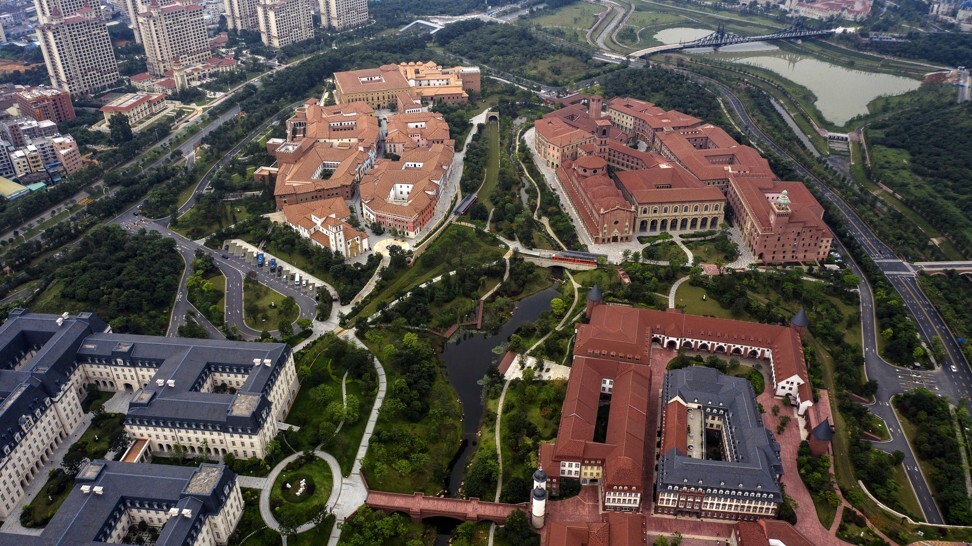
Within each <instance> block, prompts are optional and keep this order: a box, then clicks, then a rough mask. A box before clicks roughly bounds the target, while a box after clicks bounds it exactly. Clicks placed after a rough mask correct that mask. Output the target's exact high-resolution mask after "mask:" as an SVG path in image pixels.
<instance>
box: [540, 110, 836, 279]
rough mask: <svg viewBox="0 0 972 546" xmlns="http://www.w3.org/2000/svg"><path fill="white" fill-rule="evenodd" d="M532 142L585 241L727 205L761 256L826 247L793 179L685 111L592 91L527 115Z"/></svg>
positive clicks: (789, 257) (699, 225) (706, 225)
mask: <svg viewBox="0 0 972 546" xmlns="http://www.w3.org/2000/svg"><path fill="white" fill-rule="evenodd" d="M533 145H534V149H535V151H536V154H537V157H538V159H539V161H540V162H541V163H543V164H544V165H546V166H547V167H549V168H550V169H552V170H554V172H555V175H556V178H557V180H558V183H559V185H560V186H561V187H562V188H563V191H564V193H565V194H566V196H567V199H568V201H569V203H570V205H571V206H572V208H573V209H574V212H575V213H576V215H577V217H578V218H579V220H580V221H581V223H582V224H583V227H584V229H585V231H586V232H587V234H588V235H589V236H590V238H591V241H592V242H593V243H594V244H601V243H615V242H628V241H631V240H632V239H633V238H634V237H636V236H638V235H647V234H654V233H660V232H685V231H696V230H707V229H714V228H718V227H719V226H720V225H722V223H723V221H724V220H725V219H726V217H727V213H729V212H731V215H732V217H733V218H734V220H735V223H736V225H738V226H739V228H740V230H741V231H742V233H743V240H744V241H745V243H746V245H747V246H748V248H749V250H750V251H752V253H753V255H754V256H755V257H756V259H757V261H759V262H761V263H788V262H808V261H815V260H821V259H824V258H826V256H827V254H828V253H829V251H830V244H831V241H832V239H833V236H832V235H831V233H830V230H829V229H828V228H827V226H826V224H825V223H824V221H823V208H822V207H821V206H820V204H819V203H817V201H816V200H815V199H814V198H813V196H812V195H811V194H810V193H809V191H807V190H806V188H805V187H804V186H803V185H802V184H800V183H797V182H782V181H780V180H779V179H778V178H777V177H776V175H775V174H773V171H772V169H771V168H770V166H769V163H768V162H767V161H766V159H764V158H763V157H762V156H761V155H760V154H759V152H757V151H756V150H755V149H753V148H751V147H749V146H743V145H740V144H739V143H737V142H736V141H735V140H734V139H733V138H732V137H731V136H729V134H727V133H726V132H725V131H723V130H722V129H720V128H719V127H715V126H713V125H710V124H705V123H703V122H702V121H701V120H699V119H697V118H694V117H692V116H689V115H686V114H682V113H680V112H675V111H666V110H664V109H662V108H658V107H657V106H654V105H653V104H651V103H648V102H645V101H640V100H636V99H630V98H615V99H612V100H610V101H609V102H608V103H607V108H606V109H605V108H604V107H603V105H602V101H601V98H600V97H597V96H593V97H590V98H588V99H587V105H586V106H585V105H584V104H582V102H581V101H573V102H572V103H570V104H567V105H566V106H564V107H563V108H560V109H559V110H556V111H554V112H551V113H548V114H546V115H544V117H543V118H542V119H540V120H537V121H536V122H535V123H534V141H533ZM608 169H610V170H611V171H613V173H611V172H609V171H608ZM784 190H786V191H785V192H784ZM727 206H730V207H731V209H730V210H729V211H727V210H726V207H727Z"/></svg>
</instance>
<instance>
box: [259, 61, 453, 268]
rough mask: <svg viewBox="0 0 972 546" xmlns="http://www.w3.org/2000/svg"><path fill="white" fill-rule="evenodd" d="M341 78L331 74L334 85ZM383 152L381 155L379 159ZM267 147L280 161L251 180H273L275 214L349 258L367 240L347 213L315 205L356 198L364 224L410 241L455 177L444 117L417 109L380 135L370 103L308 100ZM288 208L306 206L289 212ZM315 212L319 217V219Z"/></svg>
mask: <svg viewBox="0 0 972 546" xmlns="http://www.w3.org/2000/svg"><path fill="white" fill-rule="evenodd" d="M388 66H389V67H392V68H393V70H390V71H388V72H387V73H388V74H389V77H390V78H399V79H401V81H402V82H404V85H405V87H408V83H407V82H405V80H404V76H402V73H401V72H400V71H399V70H398V67H397V65H388ZM423 66H425V65H423ZM384 68H386V67H382V70H383V69H384ZM348 74H352V73H349V72H346V73H344V76H343V77H347V75H348ZM341 79H342V77H338V75H335V80H336V81H337V82H338V84H339V86H340V82H341ZM409 96H411V95H409ZM389 100H395V101H399V102H401V101H402V100H405V99H401V98H400V97H395V96H390V98H389ZM381 149H383V150H384V152H385V154H386V156H385V157H384V158H379V157H378V151H379V150H381ZM267 150H268V151H269V152H270V153H271V154H272V155H273V156H274V157H275V158H276V160H277V162H276V164H274V165H273V166H270V167H261V168H260V169H258V170H257V171H256V172H254V176H255V177H256V179H257V180H261V181H266V182H271V181H272V182H273V184H274V196H275V198H276V201H277V209H278V210H282V211H284V212H285V213H286V216H287V219H288V222H290V223H291V224H293V225H295V227H297V229H298V231H300V230H301V229H303V230H304V231H302V233H305V236H307V237H310V238H311V239H312V240H315V241H316V242H317V243H318V244H321V245H324V246H327V247H328V248H330V249H331V250H333V251H335V252H340V253H342V254H344V255H346V256H349V255H350V256H353V255H356V253H360V252H363V251H366V250H368V249H369V248H370V245H369V243H368V241H367V236H366V235H365V234H364V233H362V232H360V231H358V230H355V229H354V228H351V227H350V226H348V225H345V224H344V223H342V222H340V221H339V220H341V219H343V218H345V217H346V216H349V214H347V215H344V214H337V215H334V214H331V213H330V212H328V211H333V210H334V207H332V206H330V205H322V204H321V203H320V202H321V201H322V200H331V199H334V198H340V199H344V200H350V199H352V198H353V197H354V196H355V194H357V195H359V196H360V203H361V210H360V214H361V218H360V219H361V221H362V222H363V223H367V224H374V223H377V224H380V225H381V226H383V227H384V228H386V229H389V230H394V231H395V232H397V233H401V234H403V235H405V236H407V237H414V236H416V235H417V234H419V233H420V232H422V230H423V229H425V227H426V226H427V225H428V224H429V222H430V221H431V220H432V219H433V217H434V216H435V210H436V205H437V203H438V200H439V195H440V194H441V190H442V187H443V184H445V181H446V180H447V179H448V177H449V176H450V175H451V173H452V160H453V157H454V155H455V142H454V141H453V140H452V139H451V138H449V125H448V124H447V123H446V121H445V119H444V118H443V117H442V115H441V114H436V113H431V112H428V111H425V110H424V109H422V108H415V109H411V110H410V111H409V112H407V113H406V112H402V113H397V114H391V115H389V116H388V117H387V125H386V128H385V131H384V132H382V131H381V129H380V125H379V122H378V119H377V118H376V117H375V111H374V109H373V106H372V105H371V102H370V101H366V100H356V101H350V102H342V103H341V104H338V105H336V106H321V105H320V104H318V102H317V101H314V100H309V101H307V103H305V104H304V105H303V106H301V107H300V108H298V110H297V112H296V113H295V114H294V116H293V117H292V118H290V120H288V121H287V138H286V140H282V139H271V140H269V141H268V142H267ZM292 205H307V207H303V208H300V209H291V212H289V213H287V208H288V207H289V206H292ZM312 205H313V206H312ZM315 207H323V212H322V213H321V214H318V212H321V211H315ZM342 211H343V209H342ZM318 220H320V221H318ZM315 237H316V239H315Z"/></svg>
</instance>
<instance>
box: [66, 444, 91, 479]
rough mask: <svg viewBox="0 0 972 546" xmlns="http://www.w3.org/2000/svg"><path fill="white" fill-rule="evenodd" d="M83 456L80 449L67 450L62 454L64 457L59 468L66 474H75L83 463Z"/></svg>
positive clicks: (84, 457)
mask: <svg viewBox="0 0 972 546" xmlns="http://www.w3.org/2000/svg"><path fill="white" fill-rule="evenodd" d="M85 459H87V457H86V456H85V454H84V452H83V451H81V450H68V452H67V453H65V454H64V459H63V460H62V461H61V468H63V469H64V472H65V473H67V475H68V476H72V477H73V476H77V474H78V470H81V465H82V464H84V461H85Z"/></svg>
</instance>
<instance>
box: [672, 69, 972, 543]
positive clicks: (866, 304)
mask: <svg viewBox="0 0 972 546" xmlns="http://www.w3.org/2000/svg"><path fill="white" fill-rule="evenodd" d="M689 75H690V77H693V78H696V79H699V78H702V77H700V76H698V75H693V74H689ZM702 79H705V80H706V81H707V82H708V83H710V84H713V85H715V86H716V88H717V89H718V90H719V92H720V94H721V95H722V96H723V98H724V99H726V101H727V102H728V104H729V106H730V108H732V110H733V112H734V113H735V114H736V116H737V117H738V118H739V119H740V120H741V122H742V123H743V126H744V127H743V129H744V131H745V132H746V133H748V134H749V135H750V136H752V137H754V139H755V140H758V141H760V142H761V143H762V144H763V145H765V146H768V147H769V148H770V149H772V150H773V151H774V152H775V153H777V154H779V155H780V157H783V158H787V159H789V160H790V161H791V163H792V165H793V167H794V168H795V169H796V170H797V171H798V172H799V173H800V174H801V175H803V176H804V177H805V178H806V179H807V180H810V181H811V183H813V184H814V185H815V186H816V187H817V188H818V189H819V190H820V191H821V192H822V194H823V196H824V198H825V199H827V200H829V201H831V202H832V203H834V204H835V205H836V206H837V209H838V210H839V211H840V214H841V216H842V217H843V219H844V222H845V224H846V225H847V227H848V229H849V230H850V232H851V235H852V236H853V238H854V239H855V240H857V241H858V242H859V243H860V244H861V246H862V247H863V248H864V251H865V252H866V253H867V255H868V256H869V257H870V258H871V259H872V260H874V261H875V263H876V264H877V265H878V267H879V268H880V269H881V271H882V272H883V273H884V274H885V276H886V277H887V278H888V280H889V281H890V282H891V285H892V286H893V287H894V288H895V290H897V291H898V292H899V293H900V294H901V295H902V298H903V299H904V301H905V305H907V307H908V309H909V310H910V311H911V313H912V315H913V316H914V317H915V319H916V321H917V324H918V326H919V330H920V331H921V332H922V334H923V335H924V336H925V339H926V342H928V343H930V340H931V338H932V337H934V336H935V335H941V336H942V340H943V342H945V347H946V352H947V353H948V358H947V359H946V360H947V362H946V363H945V365H944V366H943V367H942V368H938V369H937V370H935V371H924V372H918V371H910V370H907V369H904V368H900V367H898V366H894V365H892V364H889V363H888V362H887V361H885V360H884V359H883V358H881V356H880V355H879V353H878V349H877V335H878V334H877V318H876V316H875V304H874V296H873V293H872V292H871V287H870V286H869V285H868V284H867V281H866V280H865V277H864V273H863V271H861V269H860V268H859V267H858V265H857V264H856V263H854V262H853V260H850V259H849V258H850V257H849V253H848V252H847V250H846V248H844V247H843V246H842V245H841V244H840V242H839V241H837V240H835V242H834V247H835V249H837V250H838V251H839V252H841V253H842V254H844V255H845V256H847V257H848V264H849V265H850V267H851V268H852V270H853V271H854V273H855V274H856V275H858V276H859V277H860V278H861V284H860V286H859V290H860V295H861V323H862V334H863V344H864V362H865V370H866V373H867V377H868V379H874V380H876V381H877V382H878V392H877V395H876V396H875V402H874V403H873V404H872V405H871V406H870V409H871V411H872V412H873V413H874V414H875V415H877V416H878V417H880V418H881V419H883V420H884V421H885V423H887V426H888V429H889V431H890V432H891V436H892V439H891V441H889V442H875V447H878V448H880V449H882V450H885V451H894V450H900V451H901V452H903V453H904V454H905V460H904V468H905V471H906V473H907V475H908V479H909V480H910V481H911V485H912V487H913V489H914V490H915V495H916V496H917V497H918V501H919V503H920V504H921V507H922V510H923V511H924V515H925V520H926V521H928V522H929V523H933V524H941V523H944V522H945V520H944V518H943V517H942V514H941V511H940V510H939V507H938V505H937V504H936V503H935V502H934V500H933V497H932V495H931V489H930V488H929V486H928V482H927V480H926V478H925V476H924V475H923V474H922V472H921V469H920V468H919V466H918V464H917V459H916V458H915V455H914V451H913V450H912V449H911V446H910V445H909V443H908V442H907V440H906V438H905V437H904V434H903V433H902V430H901V423H900V422H899V421H898V417H897V415H896V414H895V413H894V411H893V409H892V408H891V405H890V403H891V398H892V397H893V396H894V395H895V394H898V393H901V392H905V391H907V390H911V389H913V388H915V387H918V386H921V387H925V388H928V389H929V390H931V391H932V392H939V393H940V394H942V395H944V396H947V397H948V398H949V399H950V400H951V401H952V402H953V403H957V402H959V399H960V398H961V397H963V396H966V397H967V396H968V393H969V390H970V385H972V382H970V381H972V370H970V369H969V366H968V364H966V363H965V362H964V359H963V358H962V356H961V352H960V351H959V349H958V345H957V344H956V342H955V338H954V337H952V336H951V334H949V333H948V329H947V327H946V326H945V322H944V320H942V318H941V316H940V315H939V314H938V312H937V311H936V310H935V309H934V307H933V306H932V305H931V302H929V301H928V299H927V298H926V297H925V295H924V293H923V292H921V290H920V289H918V287H917V280H916V279H915V276H914V271H913V270H912V269H911V267H910V266H909V265H908V264H907V263H906V262H904V261H902V260H901V259H900V258H898V257H896V256H895V254H894V252H893V251H892V250H891V249H890V248H889V247H888V246H887V245H885V244H884V243H883V242H882V241H881V240H880V239H879V238H878V237H877V236H876V235H874V233H873V232H872V231H871V230H870V228H869V227H868V226H867V225H866V224H865V223H864V222H863V221H861V219H860V218H859V217H858V216H857V214H856V213H854V211H853V210H852V209H851V208H850V206H848V205H847V204H846V203H845V202H844V201H843V200H842V199H841V198H840V197H839V196H838V195H837V194H835V193H834V192H832V191H831V190H830V189H829V188H827V187H826V186H825V185H824V184H823V183H822V182H821V181H820V180H819V179H817V178H816V177H815V176H814V175H813V174H812V173H810V171H808V170H807V169H805V168H804V167H803V166H802V165H800V164H799V163H798V162H796V161H794V160H793V159H792V158H791V157H790V155H789V154H787V153H786V152H785V151H784V150H783V149H782V148H780V147H779V146H777V145H776V143H775V142H773V141H772V140H770V139H769V138H767V137H766V135H765V134H763V133H762V131H760V130H759V128H758V127H757V126H756V125H755V123H753V121H752V119H751V118H750V117H749V115H748V114H747V112H746V110H745V108H743V106H742V104H741V103H740V101H739V99H738V98H737V97H736V96H735V95H734V94H733V92H732V91H731V90H730V89H729V88H728V87H726V86H725V85H722V84H721V83H719V82H716V81H715V80H711V79H708V78H702ZM943 334H944V335H943ZM952 364H955V365H956V366H957V369H958V370H959V371H958V372H951V371H945V370H946V369H948V366H950V365H952Z"/></svg>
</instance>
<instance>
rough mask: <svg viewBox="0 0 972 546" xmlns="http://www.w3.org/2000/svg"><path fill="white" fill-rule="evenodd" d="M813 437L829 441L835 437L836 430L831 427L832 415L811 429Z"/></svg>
mask: <svg viewBox="0 0 972 546" xmlns="http://www.w3.org/2000/svg"><path fill="white" fill-rule="evenodd" d="M810 434H813V437H814V438H816V439H818V440H823V441H825V442H829V441H830V440H831V439H832V438H833V437H834V430H833V429H832V428H830V417H827V418H826V419H824V420H823V421H821V422H820V424H818V425H817V426H815V427H813V430H811V431H810Z"/></svg>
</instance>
